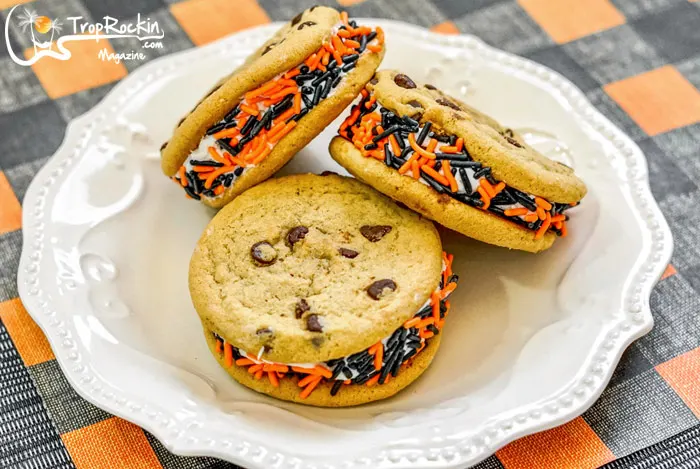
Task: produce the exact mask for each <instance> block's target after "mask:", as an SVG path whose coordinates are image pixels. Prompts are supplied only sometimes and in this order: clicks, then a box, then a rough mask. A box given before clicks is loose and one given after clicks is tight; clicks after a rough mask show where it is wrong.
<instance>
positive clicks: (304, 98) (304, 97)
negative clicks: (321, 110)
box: [301, 94, 314, 109]
mask: <svg viewBox="0 0 700 469" xmlns="http://www.w3.org/2000/svg"><path fill="white" fill-rule="evenodd" d="M301 100H302V101H304V106H306V109H310V108H312V107H314V102H313V97H311V98H309V97H308V96H307V95H305V94H302V95H301Z"/></svg>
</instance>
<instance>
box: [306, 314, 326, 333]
mask: <svg viewBox="0 0 700 469" xmlns="http://www.w3.org/2000/svg"><path fill="white" fill-rule="evenodd" d="M306 329H307V330H309V331H311V332H323V326H322V325H321V320H320V318H319V317H318V314H309V315H308V316H307V317H306Z"/></svg>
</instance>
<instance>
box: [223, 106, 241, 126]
mask: <svg viewBox="0 0 700 469" xmlns="http://www.w3.org/2000/svg"><path fill="white" fill-rule="evenodd" d="M239 112H241V108H240V107H239V106H238V104H237V105H236V107H234V108H233V109H231V110H230V111H229V113H228V114H226V117H224V120H225V121H226V122H231V121H232V120H233V118H234V117H236V116H237V115H238V113H239Z"/></svg>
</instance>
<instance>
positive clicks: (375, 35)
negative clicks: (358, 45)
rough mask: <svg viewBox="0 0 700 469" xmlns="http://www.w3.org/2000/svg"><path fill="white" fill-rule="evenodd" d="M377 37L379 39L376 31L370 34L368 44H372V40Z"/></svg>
mask: <svg viewBox="0 0 700 469" xmlns="http://www.w3.org/2000/svg"><path fill="white" fill-rule="evenodd" d="M375 37H377V32H376V31H372V32H371V33H369V34H368V35H367V42H372V39H374V38H375Z"/></svg>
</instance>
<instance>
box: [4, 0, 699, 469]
mask: <svg viewBox="0 0 700 469" xmlns="http://www.w3.org/2000/svg"><path fill="white" fill-rule="evenodd" d="M15 3H17V1H16V0H0V27H2V29H3V30H4V26H5V20H6V17H7V14H8V12H9V8H11V7H12V6H13V5H14V4H15ZM25 3H28V6H30V7H31V8H32V9H34V10H36V11H38V12H39V13H40V14H44V15H48V16H49V17H52V18H54V17H58V18H67V17H70V16H82V17H83V18H84V19H85V21H90V20H93V19H100V18H102V17H103V16H105V15H110V16H112V17H117V18H121V19H129V18H134V17H136V16H137V15H138V14H139V13H140V14H141V15H142V16H149V17H151V18H152V19H155V20H157V21H158V22H159V24H160V25H161V26H162V27H163V28H164V30H165V36H166V40H164V41H163V45H164V49H151V50H146V49H144V50H143V52H144V53H145V54H146V56H147V60H150V59H153V58H156V57H158V56H161V55H165V54H168V53H171V52H175V51H179V50H183V49H187V48H190V47H195V46H198V45H202V44H205V43H208V42H210V41H213V40H215V39H218V38H219V37H222V36H224V35H226V34H230V33H232V32H235V31H238V30H241V29H244V28H247V27H251V26H255V25H258V24H263V23H266V22H269V21H275V20H282V19H287V18H289V17H290V16H292V15H293V14H295V13H296V12H298V11H299V10H301V9H304V8H307V7H309V6H311V5H312V4H314V3H317V0H286V1H284V2H278V1H276V0H257V1H256V0H130V1H122V0H60V1H59V0H35V1H32V2H26V0H25ZM324 3H328V4H331V5H332V6H335V7H338V8H345V9H347V10H348V11H349V12H350V14H352V15H355V16H375V17H387V18H392V19H398V20H403V21H408V22H412V23H416V24H419V25H422V26H426V27H430V28H433V29H434V30H435V31H438V32H441V33H444V34H453V33H458V32H465V33H473V34H477V35H479V36H480V37H482V38H483V39H484V40H485V41H487V42H489V43H491V44H493V45H494V46H496V47H499V48H502V49H506V50H509V51H511V52H515V53H517V54H521V55H524V56H526V57H529V58H531V59H533V60H535V61H537V62H541V63H543V64H545V65H547V66H549V67H551V68H554V69H555V70H558V71H559V72H561V73H562V74H563V75H565V76H567V77H568V78H569V79H571V80H572V81H573V82H574V83H575V84H576V85H577V86H579V87H580V88H581V89H582V90H583V91H584V92H585V93H586V94H587V96H588V98H589V99H590V100H591V101H592V102H593V104H594V105H595V106H597V107H598V108H599V109H600V111H601V112H603V113H604V114H605V115H607V116H608V117H609V118H610V119H611V120H612V121H613V122H615V123H616V124H617V125H618V126H619V127H621V128H622V129H623V130H624V131H625V132H627V133H628V134H629V135H630V136H631V137H632V138H633V139H634V140H636V142H637V143H638V144H639V145H640V147H641V148H642V150H643V151H644V152H645V154H646V155H647V158H648V161H649V171H650V178H651V187H652V191H653V193H654V195H655V197H656V198H657V200H658V201H659V204H660V206H661V209H662V211H663V212H664V214H665V215H666V217H667V219H668V222H669V224H670V225H671V229H672V231H673V234H674V238H675V243H676V250H675V252H674V254H673V258H672V264H671V265H669V266H668V269H667V271H666V274H665V275H664V279H663V280H661V282H660V283H659V284H658V285H657V287H656V288H655V289H654V291H653V293H652V296H651V308H652V312H653V314H654V317H655V320H656V326H655V327H654V329H653V330H652V331H651V333H649V334H648V335H647V336H645V337H644V338H642V339H640V340H638V341H637V342H635V343H634V344H632V346H631V347H630V348H629V349H628V350H627V352H626V353H625V354H624V356H623V358H622V361H621V363H620V366H619V367H618V369H617V371H616V372H615V375H614V376H613V378H612V381H611V382H610V385H609V386H608V388H607V389H606V390H605V392H604V393H603V395H602V396H601V398H600V400H598V402H596V404H595V405H594V406H593V407H592V408H591V409H589V410H588V411H587V412H586V413H584V414H583V415H582V416H581V417H579V418H577V419H575V420H574V421H572V422H570V423H568V424H566V425H563V426H561V427H558V428H555V429H552V430H549V431H546V432H543V433H540V434H537V435H532V436H529V437H526V438H524V439H522V440H519V441H516V442H514V443H512V444H510V445H508V446H507V447H505V448H503V449H501V450H500V451H498V453H497V454H496V455H495V456H492V457H490V458H489V459H487V460H486V461H484V462H483V463H481V464H480V465H479V466H478V467H479V468H480V469H495V468H503V467H505V468H530V467H533V468H534V467H537V468H539V467H557V468H592V467H598V466H600V465H602V464H606V463H610V462H611V461H614V462H613V463H612V464H611V467H616V468H617V467H652V465H651V463H650V461H651V459H653V458H651V459H649V458H650V457H651V456H653V455H655V454H656V456H654V457H656V458H657V459H664V457H671V456H673V458H674V459H673V461H675V462H674V464H673V467H681V466H682V467H691V466H692V467H698V466H697V465H696V464H698V463H699V462H698V459H695V460H694V462H693V461H690V458H692V455H691V454H695V457H696V458H697V451H694V450H692V448H696V449H697V447H699V446H700V426H699V425H698V424H699V422H698V419H700V244H699V243H698V239H700V212H698V211H697V210H695V208H696V207H698V206H699V204H700V189H699V188H698V184H697V183H696V182H695V181H696V180H698V179H700V158H698V149H699V148H700V91H698V88H700V28H699V27H698V25H699V24H700V2H693V1H689V0H586V1H582V0H518V1H512V0H470V1H463V0H364V1H363V0H337V1H331V2H324ZM10 40H11V42H12V46H13V50H16V51H22V50H25V49H28V48H29V47H30V44H29V43H28V41H27V39H26V35H23V34H21V32H20V31H19V30H18V29H17V27H16V25H10ZM102 42H103V43H100V44H95V43H94V42H93V41H85V42H84V43H83V42H81V43H74V44H75V46H76V48H75V49H72V51H73V58H72V59H71V60H70V61H67V62H59V61H56V60H52V59H46V60H43V61H40V62H38V63H36V64H35V65H34V66H32V67H20V66H18V65H16V64H14V63H13V62H12V61H11V60H10V58H9V55H8V52H7V50H5V46H4V45H2V46H0V70H2V73H0V129H1V134H0V319H1V323H0V376H2V378H0V409H1V412H2V418H0V467H7V468H15V467H17V468H25V467H27V468H29V467H32V468H35V467H36V468H39V467H41V468H44V467H60V468H78V469H84V468H88V467H90V468H92V467H110V468H116V467H120V468H157V467H165V468H176V469H178V468H193V469H194V468H214V467H221V468H223V467H233V466H231V465H230V464H227V463H224V462H222V461H217V460H214V459H209V458H183V457H179V456H175V455H173V454H171V453H169V452H168V451H167V450H166V449H165V448H164V447H163V446H162V445H161V444H160V443H159V442H158V441H157V440H156V439H155V438H153V437H152V436H151V435H149V434H148V433H147V432H145V431H143V430H142V429H140V428H138V427H136V426H134V425H132V424H130V423H127V422H125V421H123V420H121V419H119V418H117V417H114V416H111V415H109V414H107V413H106V412H104V411H102V410H100V409H98V408H96V407H94V406H93V405H91V404H89V403H87V402H86V401H84V400H83V399H81V398H80V397H79V396H78V395H77V394H76V393H75V391H73V389H72V388H71V387H70V386H69V385H68V383H67V381H66V379H65V378H64V376H63V375H62V373H61V371H60V369H59V367H58V365H57V363H56V361H55V359H54V356H53V353H52V352H51V349H50V348H49V346H48V343H47V342H46V339H45V338H44V336H43V335H42V333H41V332H40V330H39V328H38V327H37V326H36V324H34V323H33V322H32V320H31V319H30V317H29V316H28V314H27V312H26V311H25V310H24V308H23V306H22V304H21V303H20V301H19V300H18V299H17V287H16V270H17V264H18V260H19V254H20V248H21V236H20V229H21V207H20V202H19V201H21V200H22V198H23V197H24V194H25V191H26V188H27V186H28V184H29V182H30V180H31V178H32V177H33V175H34V174H35V173H36V172H37V171H38V169H39V168H40V167H41V166H42V164H44V162H45V161H46V159H47V158H48V156H49V155H51V154H53V152H54V151H55V150H56V148H57V147H58V145H59V144H60V142H61V140H62V138H63V135H64V131H65V127H66V123H67V122H68V121H69V120H70V119H72V118H74V117H76V116H78V115H80V114H82V113H83V112H85V111H87V110H89V109H90V108H91V107H92V106H94V105H95V104H96V103H97V102H98V101H99V100H100V99H102V97H103V96H104V95H105V94H106V93H107V92H109V90H110V89H111V88H112V86H113V85H114V83H115V82H116V81H118V80H119V79H121V78H123V77H124V76H126V75H127V74H128V73H129V72H131V71H132V70H134V68H136V67H137V66H139V65H140V64H141V62H128V61H127V62H122V63H121V64H118V65H117V64H113V63H109V62H102V61H99V60H97V59H96V58H95V56H96V52H97V50H99V49H101V48H102V47H106V48H108V49H109V50H113V51H115V52H128V51H130V50H132V49H137V50H138V49H139V48H138V47H137V46H138V45H137V44H136V43H131V42H130V41H128V40H114V41H112V42H111V43H107V41H102ZM36 135H41V139H42V144H41V145H31V144H30V145H28V144H27V142H31V141H33V138H35V137H36ZM669 437H670V438H671V439H669V440H668V441H667V442H665V443H662V444H661V446H658V445H657V446H654V447H652V448H648V449H646V450H644V451H643V452H641V453H638V455H633V456H628V455H630V454H632V453H634V452H636V451H638V450H640V449H643V448H647V447H649V446H650V445H654V444H656V443H658V442H660V441H662V440H664V439H666V438H669ZM671 447H673V448H676V449H673V450H670V449H669V448H671ZM688 448H690V450H688ZM683 454H685V455H686V456H683ZM664 455H667V456H664ZM645 458H647V459H645ZM640 461H642V462H640ZM643 461H646V462H643ZM665 467H671V466H665Z"/></svg>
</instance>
